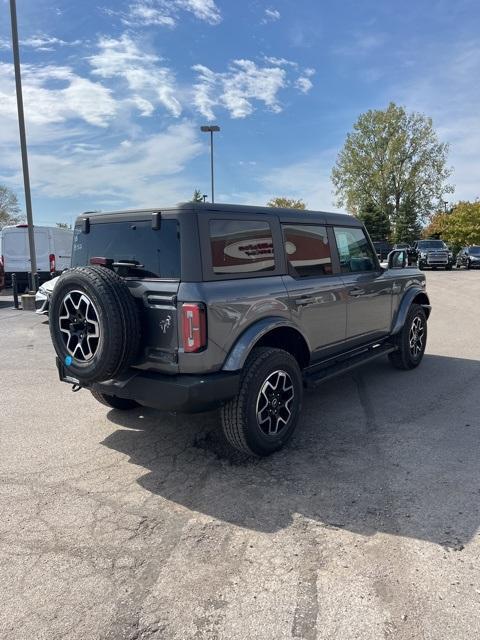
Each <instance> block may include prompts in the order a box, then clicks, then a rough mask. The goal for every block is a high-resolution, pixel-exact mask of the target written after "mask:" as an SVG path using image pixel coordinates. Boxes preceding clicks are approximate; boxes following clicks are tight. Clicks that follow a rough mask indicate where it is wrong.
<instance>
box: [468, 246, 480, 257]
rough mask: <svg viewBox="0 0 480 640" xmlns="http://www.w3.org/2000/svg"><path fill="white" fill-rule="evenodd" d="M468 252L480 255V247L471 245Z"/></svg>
mask: <svg viewBox="0 0 480 640" xmlns="http://www.w3.org/2000/svg"><path fill="white" fill-rule="evenodd" d="M468 253H471V254H472V256H480V247H470V248H469V249H468Z"/></svg>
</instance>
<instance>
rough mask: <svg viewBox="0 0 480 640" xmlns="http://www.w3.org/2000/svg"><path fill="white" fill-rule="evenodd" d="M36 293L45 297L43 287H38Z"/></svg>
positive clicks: (45, 293)
mask: <svg viewBox="0 0 480 640" xmlns="http://www.w3.org/2000/svg"><path fill="white" fill-rule="evenodd" d="M38 293H41V294H42V295H43V296H46V295H47V292H46V290H45V289H44V288H43V287H38Z"/></svg>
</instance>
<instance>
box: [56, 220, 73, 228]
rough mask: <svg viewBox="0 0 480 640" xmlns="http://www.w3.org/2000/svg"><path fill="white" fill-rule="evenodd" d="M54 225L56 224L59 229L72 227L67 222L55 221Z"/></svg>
mask: <svg viewBox="0 0 480 640" xmlns="http://www.w3.org/2000/svg"><path fill="white" fill-rule="evenodd" d="M56 225H57V227H58V228H59V229H71V228H72V225H71V224H68V222H57V223H56Z"/></svg>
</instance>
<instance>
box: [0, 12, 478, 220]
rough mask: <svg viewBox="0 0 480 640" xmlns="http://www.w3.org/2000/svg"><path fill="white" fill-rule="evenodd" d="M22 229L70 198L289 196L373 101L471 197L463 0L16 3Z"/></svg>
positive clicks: (4, 50) (472, 154)
mask: <svg viewBox="0 0 480 640" xmlns="http://www.w3.org/2000/svg"><path fill="white" fill-rule="evenodd" d="M17 4H18V23H19V32H20V40H21V59H22V69H23V80H24V99H25V115H26V120H27V135H28V142H29V152H30V173H31V182H32V196H33V206H34V215H35V220H36V222H37V224H40V223H44V224H54V223H55V222H58V221H67V222H71V221H72V220H73V219H74V218H75V216H76V215H77V214H78V213H79V212H81V211H84V210H92V209H101V210H111V209H116V208H127V207H130V208H131V207H137V206H145V205H147V206H152V207H155V206H161V205H165V204H170V203H173V202H177V201H180V200H186V199H189V198H190V197H191V194H192V192H193V190H194V188H199V189H200V190H201V191H202V192H203V193H207V194H208V193H209V191H210V187H209V185H210V182H209V155H208V153H209V151H208V138H207V136H206V135H205V134H202V133H200V130H199V129H200V125H202V124H207V123H215V124H218V125H220V126H221V129H222V130H221V133H220V134H217V138H216V199H217V201H229V202H244V203H249V204H265V202H266V201H267V200H268V199H269V198H270V197H271V196H274V195H284V196H291V197H302V198H304V200H305V201H306V202H307V204H308V205H309V207H310V208H312V209H324V210H325V209H327V210H328V209H330V210H332V209H335V206H334V203H333V195H332V186H331V183H330V178H329V176H330V171H331V168H332V166H333V163H334V161H335V157H336V155H337V153H338V151H339V150H340V148H341V146H342V144H343V141H344V139H345V135H346V133H347V132H348V131H349V130H350V129H351V127H352V124H353V122H354V121H355V120H356V118H357V117H358V115H359V114H360V113H362V112H363V111H366V110H367V109H370V108H383V107H385V106H386V105H387V104H388V102H389V101H390V100H393V101H395V102H397V103H400V104H403V105H405V106H406V108H407V109H409V110H417V111H421V112H423V113H426V114H427V115H429V116H431V117H432V118H433V121H434V126H436V128H437V131H438V133H439V135H440V138H441V139H442V141H445V142H449V143H450V145H451V151H450V156H449V161H450V164H451V165H452V166H453V168H454V170H455V173H454V176H453V183H454V184H455V186H456V191H455V194H454V195H453V196H452V200H458V199H461V198H463V199H467V198H468V199H473V198H475V197H479V196H480V108H479V104H480V83H479V82H478V80H479V78H480V35H479V34H480V29H479V26H480V4H479V3H478V0H456V1H455V2H451V1H447V0H437V1H435V0H417V1H415V2H414V1H411V0H405V1H404V2H402V3H399V2H391V1H389V0H383V1H380V0H377V1H376V2H373V1H368V0H362V2H358V1H353V0H352V1H345V0H343V1H342V0H337V1H336V2H320V1H318V0H317V1H315V0H297V1H295V2H294V1H293V0H273V1H272V2H261V1H260V0H243V1H237V0H236V1H234V0H126V1H123V2H120V1H116V2H113V1H112V0H103V1H102V0H100V1H98V0H97V2H92V1H90V0H83V1H82V2H78V0H65V1H63V2H60V1H58V2H51V1H50V0H18V1H17ZM9 26H10V23H9V4H8V2H7V1H6V0H0V123H1V124H0V148H1V154H0V183H6V184H8V185H9V186H10V187H12V188H14V189H15V190H16V191H17V193H18V195H19V197H20V199H21V200H22V202H23V198H22V195H23V193H22V177H21V172H20V169H21V165H20V152H19V146H18V128H17V122H16V103H15V93H14V79H13V65H12V57H11V49H10V44H9V43H10V31H9Z"/></svg>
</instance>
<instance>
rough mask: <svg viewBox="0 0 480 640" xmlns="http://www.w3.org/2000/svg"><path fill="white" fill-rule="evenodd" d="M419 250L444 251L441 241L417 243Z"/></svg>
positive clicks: (444, 247)
mask: <svg viewBox="0 0 480 640" xmlns="http://www.w3.org/2000/svg"><path fill="white" fill-rule="evenodd" d="M418 248H419V249H446V248H447V247H446V246H445V244H444V242H443V240H422V241H421V242H419V243H418Z"/></svg>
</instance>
